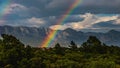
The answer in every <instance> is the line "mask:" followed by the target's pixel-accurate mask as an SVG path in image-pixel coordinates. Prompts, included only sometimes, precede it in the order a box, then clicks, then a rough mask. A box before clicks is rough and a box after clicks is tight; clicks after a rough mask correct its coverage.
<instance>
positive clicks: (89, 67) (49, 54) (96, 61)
mask: <svg viewBox="0 0 120 68" xmlns="http://www.w3.org/2000/svg"><path fill="white" fill-rule="evenodd" d="M28 67H29V68H120V47H117V46H108V45H106V44H104V43H103V44H102V43H101V41H100V40H99V39H97V38H96V37H95V36H90V37H89V38H88V40H87V41H86V42H84V43H83V44H82V45H81V47H79V48H78V47H77V45H76V43H75V42H74V41H71V42H70V47H68V48H67V47H61V45H60V44H59V43H57V44H56V45H55V47H53V48H35V47H30V46H25V45H24V44H22V43H21V42H20V41H19V40H18V39H16V38H15V37H14V36H12V35H6V34H2V39H0V68H28Z"/></svg>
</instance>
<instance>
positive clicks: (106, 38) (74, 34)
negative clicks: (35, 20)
mask: <svg viewBox="0 0 120 68" xmlns="http://www.w3.org/2000/svg"><path fill="white" fill-rule="evenodd" d="M49 31H50V29H48V28H41V27H40V28H36V27H24V26H19V27H13V26H0V34H11V35H13V36H15V37H17V38H18V39H20V40H21V41H22V42H23V43H24V44H26V45H31V46H35V47H36V46H39V45H40V43H41V42H42V40H43V39H44V38H45V37H46V36H47V34H48V33H49ZM90 35H92V36H96V37H97V38H99V39H100V40H101V41H102V42H104V43H106V44H109V45H118V46H119V45H120V38H119V37H120V32H119V31H115V30H110V31H108V32H106V33H100V32H82V31H76V30H73V29H70V28H68V29H66V30H60V31H58V34H57V36H56V38H55V40H54V41H55V43H56V42H59V43H61V44H63V46H68V44H69V42H70V41H71V40H73V41H75V42H76V43H77V44H81V43H83V42H84V41H86V40H87V39H88V37H89V36H90Z"/></svg>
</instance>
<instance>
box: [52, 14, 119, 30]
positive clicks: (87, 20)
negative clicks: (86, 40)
mask: <svg viewBox="0 0 120 68" xmlns="http://www.w3.org/2000/svg"><path fill="white" fill-rule="evenodd" d="M79 17H80V18H81V17H82V18H84V20H83V21H79V22H72V23H67V24H64V25H53V26H51V27H50V28H51V29H54V30H64V29H67V28H72V29H76V30H80V29H97V27H93V25H94V24H98V23H101V22H110V21H113V22H112V23H111V22H110V23H111V24H120V23H119V22H120V21H119V16H118V15H115V16H97V15H94V14H91V13H86V14H85V15H80V16H79ZM99 28H100V27H99Z"/></svg>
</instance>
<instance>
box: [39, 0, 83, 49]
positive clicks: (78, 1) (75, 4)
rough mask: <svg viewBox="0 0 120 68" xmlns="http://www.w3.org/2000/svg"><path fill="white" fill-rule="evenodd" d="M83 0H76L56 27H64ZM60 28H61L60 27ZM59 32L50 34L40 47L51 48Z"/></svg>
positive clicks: (54, 31) (53, 31) (55, 31)
mask: <svg viewBox="0 0 120 68" xmlns="http://www.w3.org/2000/svg"><path fill="white" fill-rule="evenodd" d="M81 1H82V0H74V2H73V4H72V5H71V6H70V7H69V8H68V10H67V11H66V12H65V13H64V15H63V16H62V17H61V18H60V19H59V20H58V21H57V23H56V25H62V24H63V23H64V21H65V20H66V19H67V18H68V16H69V15H70V14H71V13H72V12H73V11H74V9H75V8H76V7H77V6H78V5H79V4H80V3H81ZM58 28H59V27H58ZM57 32H58V30H51V31H50V32H49V34H48V35H47V36H46V37H45V39H44V40H43V42H42V44H41V45H40V47H49V46H50V44H51V43H52V41H53V40H54V38H55V36H56V35H57Z"/></svg>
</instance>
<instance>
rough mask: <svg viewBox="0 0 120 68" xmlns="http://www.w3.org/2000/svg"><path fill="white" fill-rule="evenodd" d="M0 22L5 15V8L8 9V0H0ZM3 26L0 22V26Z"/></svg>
mask: <svg viewBox="0 0 120 68" xmlns="http://www.w3.org/2000/svg"><path fill="white" fill-rule="evenodd" d="M0 2H1V3H0V20H2V19H4V18H5V16H6V15H7V12H6V11H7V7H9V4H10V3H11V1H10V0H1V1H0ZM1 24H3V22H1V21H0V25H1Z"/></svg>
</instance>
